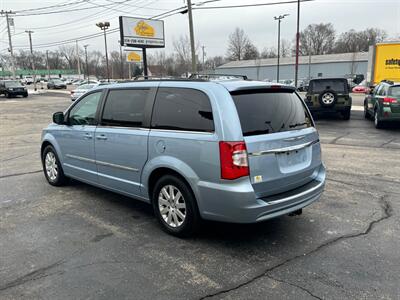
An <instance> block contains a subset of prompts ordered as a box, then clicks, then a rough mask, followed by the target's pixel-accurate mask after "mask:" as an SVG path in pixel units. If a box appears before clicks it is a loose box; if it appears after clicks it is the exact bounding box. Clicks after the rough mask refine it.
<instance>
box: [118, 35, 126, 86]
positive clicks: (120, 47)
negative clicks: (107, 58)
mask: <svg viewBox="0 0 400 300" xmlns="http://www.w3.org/2000/svg"><path fill="white" fill-rule="evenodd" d="M118 43H119V60H120V63H121V79H124V77H125V76H124V62H123V60H122V46H121V42H120V41H118Z"/></svg>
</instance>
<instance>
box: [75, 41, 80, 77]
mask: <svg viewBox="0 0 400 300" xmlns="http://www.w3.org/2000/svg"><path fill="white" fill-rule="evenodd" d="M76 60H77V61H78V76H79V79H81V62H80V59H79V47H78V40H76Z"/></svg>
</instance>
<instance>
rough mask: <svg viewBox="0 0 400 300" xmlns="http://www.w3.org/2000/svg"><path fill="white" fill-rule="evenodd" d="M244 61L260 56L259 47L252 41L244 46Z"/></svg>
mask: <svg viewBox="0 0 400 300" xmlns="http://www.w3.org/2000/svg"><path fill="white" fill-rule="evenodd" d="M243 50H244V51H243V52H244V53H243V59H256V58H258V57H259V56H260V54H259V53H258V49H257V47H256V46H255V45H254V44H253V43H252V42H250V41H248V42H247V44H246V45H245V46H244V49H243Z"/></svg>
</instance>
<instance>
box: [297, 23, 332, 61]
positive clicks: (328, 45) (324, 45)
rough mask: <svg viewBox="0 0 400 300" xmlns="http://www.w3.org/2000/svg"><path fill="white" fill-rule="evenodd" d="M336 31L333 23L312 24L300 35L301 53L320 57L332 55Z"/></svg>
mask: <svg viewBox="0 0 400 300" xmlns="http://www.w3.org/2000/svg"><path fill="white" fill-rule="evenodd" d="M334 43H335V30H334V28H333V25H332V24H331V23H326V24H324V23H320V24H310V25H308V26H307V27H306V28H305V29H304V30H303V31H302V32H301V33H300V53H301V54H302V55H310V54H311V55H319V54H328V53H332V49H333V47H334Z"/></svg>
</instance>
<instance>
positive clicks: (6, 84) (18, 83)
mask: <svg viewBox="0 0 400 300" xmlns="http://www.w3.org/2000/svg"><path fill="white" fill-rule="evenodd" d="M4 85H5V86H6V87H13V86H22V84H21V82H19V81H17V80H15V81H5V82H4Z"/></svg>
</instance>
